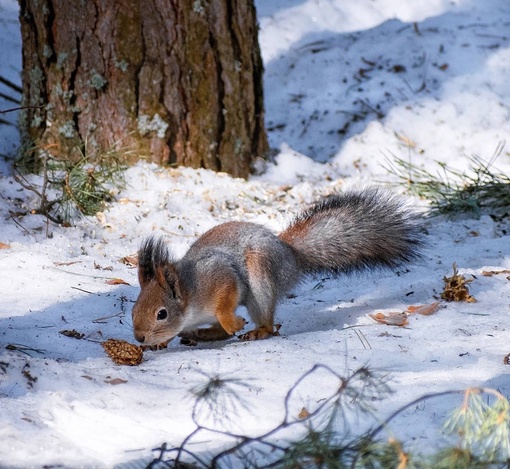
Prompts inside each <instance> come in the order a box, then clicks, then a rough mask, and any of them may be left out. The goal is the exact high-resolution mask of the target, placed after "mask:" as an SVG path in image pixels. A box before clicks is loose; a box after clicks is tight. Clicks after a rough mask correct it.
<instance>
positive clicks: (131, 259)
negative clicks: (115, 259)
mask: <svg viewBox="0 0 510 469" xmlns="http://www.w3.org/2000/svg"><path fill="white" fill-rule="evenodd" d="M119 262H122V263H123V264H126V265H129V266H130V267H136V266H137V265H138V255H137V254H132V255H130V256H124V257H123V258H122V259H120V260H119Z"/></svg>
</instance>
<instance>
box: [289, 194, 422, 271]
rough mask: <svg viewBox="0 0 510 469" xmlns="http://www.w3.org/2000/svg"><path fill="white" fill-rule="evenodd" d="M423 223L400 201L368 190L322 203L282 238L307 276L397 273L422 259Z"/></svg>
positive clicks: (297, 221)
mask: <svg viewBox="0 0 510 469" xmlns="http://www.w3.org/2000/svg"><path fill="white" fill-rule="evenodd" d="M420 218H421V217H420V215H419V214H418V213H417V212H415V211H413V210H411V209H410V208H408V207H406V205H405V203H404V202H403V200H402V199H400V198H399V197H397V196H395V195H392V194H389V193H386V192H384V191H381V190H378V189H369V190H364V191H360V192H347V193H345V194H342V195H334V196H330V197H328V198H325V199H323V200H321V201H319V202H317V203H316V204H315V205H314V206H312V207H311V208H310V209H308V210H306V211H305V212H303V213H302V214H300V215H298V216H297V217H296V219H295V220H294V221H293V222H292V223H291V225H290V226H289V227H288V228H287V229H286V230H285V231H283V232H282V233H281V234H280V235H279V236H280V239H282V240H283V241H284V242H286V243H287V244H289V245H291V246H292V248H293V249H294V250H295V252H296V255H297V257H298V259H299V263H300V265H301V268H302V269H303V271H304V272H307V273H314V272H324V271H330V272H335V273H348V272H351V271H355V270H361V269H366V268H368V269H371V268H377V267H396V266H399V265H401V264H403V263H406V262H409V261H411V260H414V259H416V258H419V257H420V247H421V245H422V234H421V232H420V224H419V219H420Z"/></svg>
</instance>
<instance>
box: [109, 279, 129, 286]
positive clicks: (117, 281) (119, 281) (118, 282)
mask: <svg viewBox="0 0 510 469" xmlns="http://www.w3.org/2000/svg"><path fill="white" fill-rule="evenodd" d="M106 283H107V284H108V285H129V283H127V282H126V281H125V280H122V279H121V278H111V279H110V280H107V281H106Z"/></svg>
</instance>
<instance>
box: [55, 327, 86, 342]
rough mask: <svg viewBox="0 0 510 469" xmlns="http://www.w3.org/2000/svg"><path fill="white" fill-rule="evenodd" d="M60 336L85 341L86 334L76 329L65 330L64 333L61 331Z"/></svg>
mask: <svg viewBox="0 0 510 469" xmlns="http://www.w3.org/2000/svg"><path fill="white" fill-rule="evenodd" d="M59 334H62V335H65V336H66V337H70V338H71V339H78V340H80V339H83V338H84V337H85V334H82V333H81V332H78V331H77V330H76V329H71V330H69V329H64V330H63V331H59Z"/></svg>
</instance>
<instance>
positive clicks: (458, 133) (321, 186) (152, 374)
mask: <svg viewBox="0 0 510 469" xmlns="http://www.w3.org/2000/svg"><path fill="white" fill-rule="evenodd" d="M256 5H257V8H258V15H259V21H260V26H261V30H260V44H261V48H262V54H263V59H264V63H265V68H266V74H265V100H266V124H267V127H268V129H269V137H270V143H271V146H272V147H273V148H275V149H276V150H277V152H276V153H277V154H276V157H275V161H274V162H273V163H269V164H268V165H267V168H266V172H264V173H263V174H262V175H259V176H254V177H252V178H251V179H250V180H249V181H243V180H239V179H232V178H230V177H229V176H227V175H224V174H214V173H212V172H209V171H205V170H191V169H188V168H177V169H162V168H158V167H156V166H152V165H148V164H145V163H140V164H138V165H136V166H134V167H132V168H130V169H129V170H127V172H126V180H127V182H128V184H127V187H126V189H124V190H123V191H122V192H121V193H120V194H119V195H118V196H117V198H116V201H115V202H113V203H111V204H110V205H109V206H108V207H107V208H106V209H105V211H104V212H103V213H101V214H98V216H97V217H89V218H84V219H81V220H79V221H78V222H77V225H76V226H75V227H72V228H63V227H57V226H54V225H52V224H47V222H46V220H45V219H44V218H43V217H41V216H39V215H27V216H19V215H17V213H18V212H22V211H26V210H27V209H30V208H32V207H34V204H35V199H34V196H33V194H31V193H29V192H27V191H26V190H24V189H22V188H21V187H20V186H19V185H18V184H17V183H16V182H15V181H14V179H13V177H12V175H11V171H10V161H11V159H10V158H12V157H13V155H14V154H15V149H16V145H17V143H18V139H19V137H18V135H17V132H16V128H15V125H5V124H3V125H0V154H1V155H8V156H9V158H5V157H4V158H3V160H2V162H1V163H0V214H1V221H0V242H2V243H5V244H8V245H10V248H9V249H1V250H0V285H2V287H1V294H2V304H1V306H0V408H1V409H2V411H1V412H0V467H43V466H49V465H58V464H61V465H63V466H65V467H82V466H86V467H113V466H115V465H119V464H122V463H128V462H131V463H133V464H142V463H143V462H144V461H145V462H147V461H150V460H151V458H152V456H153V454H154V453H152V451H151V449H152V448H155V447H159V446H161V444H162V443H164V442H167V443H168V444H169V445H170V446H173V445H178V444H179V443H180V442H181V441H182V439H183V438H184V437H185V436H186V435H188V434H189V433H190V432H191V431H192V430H193V429H194V425H193V422H192V420H191V410H192V406H193V398H192V395H191V393H190V389H192V388H193V387H194V386H197V385H198V384H200V383H203V382H204V380H205V378H204V375H203V373H206V374H211V375H214V374H219V375H221V376H227V377H235V378H239V379H241V380H244V381H245V382H246V383H247V387H246V388H243V391H242V392H243V399H245V400H246V402H247V403H248V404H249V406H250V409H251V412H247V411H245V410H240V415H239V418H238V419H237V425H238V426H239V427H240V429H241V430H242V431H243V432H245V433H248V434H260V433H261V432H263V431H265V430H268V429H270V428H272V427H274V426H275V425H277V424H279V423H280V422H281V419H282V418H283V415H284V408H283V398H284V397H285V394H286V393H287V391H288V390H289V388H290V387H291V386H292V384H293V383H294V382H295V381H296V380H297V379H298V378H299V377H300V376H301V375H302V374H303V373H305V372H306V371H308V370H309V369H310V368H311V367H312V366H313V365H315V364H317V363H323V364H325V365H328V366H330V367H331V368H333V369H334V370H336V371H337V372H338V373H340V374H342V373H343V374H346V373H349V371H352V370H355V369H357V368H358V367H360V366H363V365H365V364H369V365H370V367H372V368H374V369H377V370H380V371H381V372H384V373H389V374H390V376H391V381H390V385H391V387H392V388H393V389H394V390H395V393H394V394H392V395H391V396H390V397H389V398H387V399H386V400H384V401H383V402H382V403H381V404H379V408H378V409H377V411H378V417H379V418H381V419H383V418H385V417H386V416H388V415H390V414H391V412H392V411H394V410H395V409H397V408H398V407H400V406H403V405H405V404H406V403H408V402H410V401H412V400H413V399H415V398H417V397H419V396H420V395H423V394H425V393H430V392H440V391H444V390H448V389H462V388H466V387H470V386H488V387H494V388H497V389H498V390H499V391H501V392H503V394H505V395H506V396H509V395H510V380H508V366H505V365H504V364H503V356H504V355H506V354H507V353H509V352H510V349H509V343H508V334H509V332H508V329H509V328H510V309H509V307H510V282H509V281H508V280H507V279H506V278H505V275H494V276H492V277H486V276H483V275H482V274H481V272H482V271H484V270H501V269H510V250H509V246H510V243H509V240H508V233H509V230H510V226H509V225H508V217H507V218H506V219H503V220H502V221H494V220H493V219H492V218H491V217H489V216H488V215H482V217H481V218H480V219H479V220H477V219H472V218H467V217H461V218H460V219H457V220H447V219H443V218H433V219H430V220H426V221H424V225H425V227H426V229H427V232H428V234H427V236H426V240H427V250H426V253H425V258H424V260H423V261H421V262H419V263H416V264H414V265H411V266H409V267H408V271H402V272H398V273H397V272H395V271H386V272H373V273H365V274H363V275H359V276H349V277H341V278H337V279H334V278H321V277H318V278H311V279H308V280H307V281H305V282H303V283H302V284H301V285H300V286H299V287H297V288H296V289H295V291H294V294H295V296H294V295H293V297H292V298H289V299H288V300H286V301H284V302H283V303H282V304H281V305H279V308H278V310H277V322H279V323H281V324H282V329H281V336H280V337H274V338H271V339H268V340H264V341H257V342H249V343H245V342H239V341H237V340H236V339H232V340H229V341H226V342H220V343H206V344H201V345H199V346H197V347H185V346H183V345H180V344H179V342H178V341H177V340H175V341H173V342H172V343H171V344H170V346H169V348H168V349H166V350H163V351H158V352H146V353H145V354H144V358H145V360H144V362H143V363H142V364H141V365H140V366H138V367H120V366H115V365H114V364H113V363H112V362H111V361H110V359H109V358H108V357H107V356H106V355H105V353H104V351H103V349H102V347H101V346H100V345H99V344H98V343H97V342H95V341H89V340H75V339H72V338H68V337H65V336H63V335H61V334H59V331H61V330H63V329H76V330H77V331H79V332H81V333H84V334H86V335H87V337H89V338H90V339H93V340H96V341H99V340H104V339H107V338H116V339H124V340H128V341H131V342H134V339H133V337H132V328H131V318H130V310H131V307H132V304H133V302H134V300H136V297H137V295H138V291H139V287H138V281H137V275H136V270H135V269H133V268H131V267H129V266H128V265H125V264H123V263H121V262H120V259H121V258H123V257H124V256H126V255H130V254H133V253H135V252H136V251H137V249H138V247H139V245H140V243H141V241H142V239H143V238H144V237H146V236H147V235H149V234H152V233H155V234H159V235H163V236H165V238H166V239H168V241H169V242H170V244H171V246H172V251H173V252H174V253H175V255H177V256H180V255H182V254H183V253H184V252H185V251H186V249H187V247H188V246H189V245H190V244H191V243H192V242H193V241H194V240H195V239H196V238H197V237H198V236H199V235H200V234H201V233H203V232H204V231H205V230H207V229H208V228H210V227H212V226H214V225H215V224H218V223H221V222H224V221H227V220H249V221H253V222H257V223H262V224H264V225H266V226H269V227H270V228H271V229H273V230H275V231H278V230H280V229H282V228H283V227H284V226H285V224H286V223H287V222H288V221H289V220H290V219H291V217H292V215H293V214H295V213H297V212H298V211H299V209H300V207H302V206H303V205H306V204H307V203H310V202H312V201H313V200H315V199H316V198H318V197H319V196H320V195H323V194H328V193H330V192H332V191H333V190H343V189H345V188H352V187H365V186H370V185H373V184H380V183H387V182H392V181H393V182H394V179H395V178H394V177H393V176H391V175H389V174H388V173H387V172H386V170H385V169H384V165H385V162H386V160H387V159H388V158H390V159H391V158H392V155H395V156H397V157H400V158H403V159H405V160H410V161H412V162H413V163H414V164H417V165H421V166H423V167H424V168H425V169H427V170H429V171H431V172H436V171H437V170H438V166H437V163H436V161H442V162H446V163H448V164H449V165H451V166H452V167H455V168H458V169H460V170H467V169H468V167H469V157H470V156H471V155H472V154H477V155H479V156H480V157H482V158H484V159H486V160H489V159H490V158H491V157H492V155H493V153H494V151H495V149H496V148H497V146H498V144H499V143H500V142H505V140H506V139H507V138H508V135H510V114H509V110H510V108H509V106H510V85H509V81H508V76H509V72H510V70H509V67H510V65H509V64H510V39H509V36H508V33H507V31H508V25H509V24H510V8H509V6H508V5H507V2H505V1H504V0H490V1H485V2H476V1H468V0H458V1H446V0H435V1H429V2H414V1H412V0H403V1H396V0H359V1H356V2H345V1H342V0H328V1H326V0H305V1H298V0H285V1H283V0H282V1H280V2H273V1H270V0H257V2H256ZM20 43H21V39H20V34H19V30H18V23H17V2H15V1H14V0H0V44H1V45H2V47H0V75H2V76H4V77H6V78H8V79H9V80H11V81H14V82H16V83H18V84H19V83H20V78H19V71H20V67H21V59H20V47H21V45H20ZM0 92H1V93H4V94H7V93H13V92H12V90H10V89H6V88H4V87H2V85H0ZM11 107H14V106H13V103H12V102H9V101H6V100H4V99H2V98H0V110H2V109H8V108H11ZM0 118H2V119H4V120H7V121H8V122H10V123H12V124H15V122H16V116H15V114H14V113H8V114H0ZM496 166H497V167H499V168H500V169H501V170H502V171H505V172H506V173H507V174H509V173H510V153H509V149H508V147H506V146H505V147H504V150H503V152H502V153H501V155H500V156H499V158H498V159H497V161H496ZM32 182H34V183H37V182H38V178H37V177H33V179H32ZM411 203H414V204H416V205H418V206H421V207H422V208H425V207H424V206H425V205H426V204H425V202H424V201H420V200H416V199H413V200H411ZM454 262H456V263H457V265H458V266H459V271H460V273H461V274H464V275H466V277H468V278H470V277H471V275H473V276H474V277H475V279H474V281H473V282H472V283H471V284H470V285H471V293H472V294H473V295H474V296H475V298H477V299H478V302H477V303H473V304H468V303H444V304H443V305H442V306H441V308H440V310H439V311H438V312H437V313H436V314H434V315H431V316H412V317H410V324H409V325H408V326H407V327H405V328H398V327H390V326H385V325H382V324H378V323H376V322H374V321H373V320H372V319H371V318H370V317H369V314H371V313H374V312H377V311H385V312H387V311H403V310H405V309H406V308H407V306H409V305H416V304H427V303H431V302H433V301H434V300H435V298H436V297H437V296H439V294H440V292H441V291H442V288H443V280H442V279H443V276H445V275H447V276H448V275H451V274H452V264H453V263H454ZM110 278H121V279H123V280H125V281H126V282H128V283H129V285H120V286H113V285H108V284H107V283H106V280H107V279H110ZM240 314H242V315H243V314H245V312H244V311H243V310H241V311H240ZM10 344H18V346H20V345H23V346H27V347H30V348H31V350H28V351H26V353H23V352H22V351H20V350H19V348H18V349H17V350H8V349H6V347H7V346H8V345H10ZM36 378H37V380H36V381H35V379H36ZM117 379H121V380H123V381H121V382H120V384H115V383H119V381H118V380H117ZM319 383H321V382H320V381H319V382H312V383H311V382H309V381H307V384H306V385H305V386H303V387H301V388H300V389H299V391H300V392H299V393H298V394H299V399H298V398H296V399H297V400H301V399H302V403H303V405H312V404H310V403H316V402H317V401H319V400H320V399H321V398H323V397H325V396H326V395H327V392H328V391H327V389H325V388H324V387H323V385H322V384H323V383H322V384H319ZM459 402H460V401H459V399H438V400H433V401H427V402H425V403H423V404H421V405H418V406H416V407H415V408H412V409H410V410H409V411H407V412H405V413H404V414H403V415H402V416H401V418H399V420H398V422H396V423H395V425H394V426H393V427H392V430H393V431H394V433H395V434H396V435H397V436H399V437H402V438H405V440H406V441H414V443H413V444H414V445H416V447H417V448H420V449H422V450H423V447H428V448H429V449H430V448H432V449H433V448H434V447H436V445H437V444H438V443H439V441H440V440H441V438H440V437H438V432H434V431H433V429H434V428H436V429H437V428H440V426H441V425H442V423H443V422H444V419H445V418H446V416H447V415H448V412H449V411H451V410H452V409H453V408H454V407H455V406H456V405H458V404H459ZM300 403H301V402H299V404H300ZM296 405H297V408H298V409H299V408H301V406H299V405H298V403H297V402H296ZM363 425H364V422H359V426H358V427H356V428H355V430H356V429H361V428H363ZM201 444H202V446H195V448H198V450H204V449H206V448H208V449H214V448H215V447H216V448H217V447H220V445H221V442H218V441H216V440H215V439H214V438H211V439H207V442H204V441H202V443H201Z"/></svg>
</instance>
